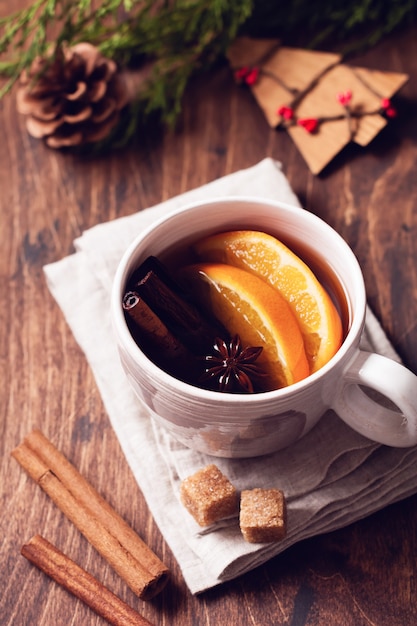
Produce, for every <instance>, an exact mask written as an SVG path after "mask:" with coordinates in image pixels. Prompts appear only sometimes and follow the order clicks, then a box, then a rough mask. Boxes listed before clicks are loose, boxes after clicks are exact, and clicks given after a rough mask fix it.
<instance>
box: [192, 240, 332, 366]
mask: <svg viewBox="0 0 417 626" xmlns="http://www.w3.org/2000/svg"><path fill="white" fill-rule="evenodd" d="M195 250H196V252H197V254H198V257H199V258H200V259H201V260H202V261H210V262H213V261H214V262H217V263H226V264H230V265H234V266H236V267H240V268H243V269H245V270H247V271H249V272H252V273H254V274H255V275H257V276H259V277H261V278H263V279H264V280H265V281H266V282H267V283H269V284H270V285H271V286H272V287H275V288H276V289H278V290H279V291H280V293H281V294H282V295H283V297H284V298H285V300H286V301H287V302H288V304H289V305H290V307H291V309H292V311H293V313H294V315H295V317H296V318H297V320H298V323H299V325H300V328H301V333H302V335H303V338H304V345H305V351H306V354H307V358H308V361H309V364H310V371H311V372H315V371H316V370H318V369H319V368H320V367H322V366H323V365H324V364H325V363H327V361H328V360H329V359H330V358H331V357H332V356H333V355H334V354H335V353H336V352H337V350H338V349H339V347H340V345H341V342H342V323H341V319H340V316H339V313H338V311H337V309H336V307H335V305H334V304H333V301H332V300H331V298H330V296H329V294H328V293H327V291H326V290H325V289H324V287H323V286H322V285H321V283H320V282H319V281H318V280H317V278H316V276H315V275H314V273H313V272H312V270H311V269H310V268H309V267H308V266H307V265H306V264H305V263H304V261H302V260H301V259H300V258H299V257H298V256H297V255H296V254H294V252H292V251H291V250H290V249H289V248H288V247H287V246H286V245H285V244H283V243H282V242H281V241H279V240H278V239H276V238H275V237H273V236H271V235H268V234H266V233H263V232H258V231H251V230H241V231H230V232H226V233H220V234H217V235H212V236H209V237H206V238H204V239H203V240H201V241H200V242H198V243H197V244H196V246H195Z"/></svg>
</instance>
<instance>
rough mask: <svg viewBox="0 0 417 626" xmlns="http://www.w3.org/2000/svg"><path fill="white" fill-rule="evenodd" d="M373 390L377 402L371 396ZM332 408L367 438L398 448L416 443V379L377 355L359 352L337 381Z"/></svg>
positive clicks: (402, 367) (406, 371) (398, 364)
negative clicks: (377, 396) (367, 391)
mask: <svg viewBox="0 0 417 626" xmlns="http://www.w3.org/2000/svg"><path fill="white" fill-rule="evenodd" d="M361 386H362V388H361ZM365 390H369V393H366V391H365ZM372 390H373V391H376V392H378V394H379V398H378V400H377V399H376V398H374V399H373V398H372V397H371V395H372ZM383 400H385V406H384V404H383V402H382V401H383ZM386 400H388V401H389V403H390V404H391V407H392V408H390V407H389V406H388V405H387V404H388V403H387V402H386ZM393 405H394V406H393ZM332 409H334V410H335V411H336V413H337V414H338V415H339V417H340V418H341V419H342V420H343V421H344V422H346V423H347V424H348V425H349V426H350V427H351V428H353V429H354V430H356V431H357V432H359V433H360V434H361V435H364V436H365V437H368V439H372V440H373V441H377V442H378V443H382V444H385V445H387V446H393V447H398V448H406V447H411V446H414V445H416V444H417V376H415V374H413V373H412V372H411V371H410V370H409V369H407V368H406V367H404V365H400V363H397V362H396V361H393V360H392V359H389V358H387V357H384V356H381V355H380V354H375V353H373V352H364V351H362V350H359V351H358V353H357V354H356V357H355V358H354V359H353V360H352V361H351V363H350V364H349V366H348V368H347V370H346V371H345V373H344V376H343V377H342V379H341V381H340V386H339V389H338V391H337V394H336V397H335V400H334V401H333V402H332Z"/></svg>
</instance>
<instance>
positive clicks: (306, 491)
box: [44, 159, 417, 593]
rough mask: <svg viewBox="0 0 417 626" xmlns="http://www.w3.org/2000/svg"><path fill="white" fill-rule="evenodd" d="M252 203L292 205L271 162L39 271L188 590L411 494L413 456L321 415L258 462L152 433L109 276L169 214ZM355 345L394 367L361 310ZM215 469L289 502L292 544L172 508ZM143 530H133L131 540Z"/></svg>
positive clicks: (95, 234) (107, 233) (97, 233)
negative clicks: (126, 360)
mask: <svg viewBox="0 0 417 626" xmlns="http://www.w3.org/2000/svg"><path fill="white" fill-rule="evenodd" d="M225 195H235V196H244V195H250V196H259V197H263V198H271V199H275V200H281V201H285V202H288V203H290V204H293V205H297V206H299V202H298V199H297V198H296V196H295V195H294V193H293V191H292V190H291V188H290V186H289V184H288V181H287V180H286V178H285V176H284V175H283V173H282V171H281V168H280V165H279V163H277V162H275V161H273V160H271V159H264V160H263V161H261V162H260V163H258V164H257V165H255V166H253V167H251V168H248V169H246V170H242V171H239V172H236V173H234V174H231V175H229V176H225V177H224V178H221V179H219V180H216V181H214V182H212V183H209V184H207V185H204V186H203V187H201V188H199V189H195V190H193V191H189V192H187V193H185V194H183V195H181V196H178V197H175V198H172V199H170V200H168V201H166V202H163V203H162V204H159V205H157V206H155V207H153V208H150V209H146V210H144V211H141V212H138V213H135V214H133V215H131V216H128V217H123V218H120V219H117V220H114V221H112V222H108V223H105V224H100V225H98V226H95V227H93V228H91V229H90V230H88V231H86V232H85V233H83V235H82V236H81V237H80V238H78V239H77V240H76V241H75V247H76V253H75V254H73V255H71V256H69V257H67V258H64V259H62V260H61V261H58V262H56V263H52V264H50V265H47V266H46V267H45V268H44V271H45V275H46V278H47V281H48V285H49V288H50V290H51V293H52V294H53V296H54V298H55V299H56V301H57V303H58V305H59V306H60V307H61V309H62V311H63V314H64V315H65V318H66V320H67V322H68V324H69V326H70V328H71V329H72V332H73V334H74V336H75V339H76V340H77V342H78V343H79V345H80V346H81V348H82V349H83V351H84V353H85V356H86V358H87V360H88V362H89V364H90V366H91V368H92V371H93V373H94V376H95V379H96V381H97V385H98V388H99V390H100V393H101V395H102V398H103V402H104V405H105V407H106V410H107V412H108V415H109V418H110V421H111V424H112V426H113V428H114V430H115V432H116V435H117V437H118V439H119V441H120V444H121V447H122V449H123V451H124V454H125V456H126V459H127V461H128V463H129V465H130V467H131V469H132V472H133V474H134V476H135V478H136V481H137V483H138V485H139V487H140V489H141V490H142V492H143V494H144V496H145V498H146V501H147V503H148V506H149V509H150V511H151V512H152V514H153V516H154V518H155V521H156V523H157V524H158V526H159V528H160V530H161V532H162V534H163V536H164V538H165V540H166V541H167V542H168V544H169V546H170V548H171V550H172V551H173V553H174V555H175V557H176V559H177V561H178V563H179V565H180V567H181V570H182V573H183V576H184V579H185V581H186V583H187V585H188V587H189V589H190V591H191V592H192V593H199V592H202V591H204V590H205V589H208V588H210V587H213V586H215V585H217V584H220V583H221V582H223V581H226V580H230V579H232V578H234V577H236V576H238V575H240V574H242V573H244V572H247V571H249V570H250V569H252V568H254V567H256V566H258V565H260V564H261V563H264V562H265V561H267V560H268V559H270V558H271V557H273V556H275V555H277V554H279V553H281V552H282V551H283V550H285V549H286V548H288V547H289V546H291V545H292V544H294V543H295V542H298V541H300V540H302V539H304V538H307V537H311V536H313V535H317V534H320V533H324V532H329V531H332V530H335V529H337V528H341V527H342V526H345V525H347V524H350V523H352V522H354V521H356V520H358V519H360V518H363V517H365V516H367V515H369V514H371V513H372V512H374V511H376V510H378V509H381V508H382V507H384V506H386V505H388V504H390V503H392V502H395V501H398V500H400V499H402V498H405V497H407V496H410V495H411V494H414V493H415V492H417V477H416V472H415V467H416V461H417V448H410V449H405V450H404V449H394V448H389V447H386V446H380V445H378V444H375V443H373V442H371V441H369V440H367V439H365V438H364V437H362V436H361V435H359V434H357V433H355V432H354V431H353V430H351V429H350V428H349V427H348V426H346V425H345V424H344V423H343V422H342V421H341V420H340V419H339V418H338V417H337V416H336V415H334V414H333V413H332V412H331V411H329V412H328V413H327V414H326V415H325V416H323V418H322V419H321V420H320V422H319V424H318V425H317V426H316V427H315V428H314V429H313V430H312V431H311V432H310V433H309V434H308V435H306V436H305V437H304V438H303V439H302V440H300V441H299V442H297V443H296V444H294V445H293V446H291V447H290V448H288V449H286V450H283V451H281V452H278V453H275V454H271V455H268V456H266V457H260V458H255V459H242V460H240V459H233V460H229V459H215V458H214V457H209V456H207V455H204V454H201V453H198V452H194V451H192V450H189V449H187V448H185V447H184V446H183V445H182V444H180V443H177V442H176V441H175V440H173V439H172V437H171V436H170V435H168V434H167V433H166V432H165V431H163V430H162V429H161V428H160V427H159V426H157V425H155V424H154V423H153V422H152V420H151V419H150V417H149V415H148V412H147V410H146V408H145V407H144V406H143V405H142V404H141V402H140V401H139V400H138V399H137V398H136V396H135V395H134V393H133V391H132V390H131V388H130V385H129V383H128V381H127V379H126V377H125V374H124V372H123V370H122V368H121V365H120V362H119V357H118V353H117V348H116V343H115V340H114V337H113V333H112V328H111V321H110V291H111V284H112V278H113V275H114V273H115V270H116V267H117V264H118V262H119V260H120V257H121V255H122V253H123V252H124V250H125V249H126V247H127V246H128V245H129V243H130V242H131V240H132V239H133V238H134V237H135V236H136V235H137V234H138V233H139V232H140V231H141V230H142V229H143V228H144V227H145V226H147V225H148V224H149V223H151V222H152V221H153V220H155V219H156V218H159V217H160V216H162V215H164V214H166V213H168V212H170V211H171V210H173V209H175V208H178V207H180V206H183V205H184V204H188V203H190V202H193V201H196V200H200V199H203V198H212V197H216V196H225ZM363 346H364V347H365V348H368V349H372V350H374V351H376V352H380V353H382V354H385V355H386V356H389V357H391V358H394V359H396V360H398V356H397V355H396V353H395V352H394V350H393V348H392V346H391V345H390V343H389V342H388V340H387V338H386V336H385V334H384V332H383V331H382V329H381V327H380V325H379V324H378V322H377V320H376V319H375V317H374V316H373V314H372V313H371V311H370V310H368V313H367V322H366V329H365V334H364V338H363ZM212 462H215V463H216V464H217V465H218V466H219V467H220V469H221V470H222V471H223V472H224V473H225V474H226V475H227V476H228V478H229V479H230V480H231V481H232V483H233V484H234V485H235V486H236V487H237V489H239V490H240V489H246V488H252V487H272V486H274V487H277V488H281V489H283V491H284V492H285V494H286V497H287V500H288V535H287V537H286V538H285V539H284V540H283V541H282V542H280V543H276V544H268V545H259V544H248V543H246V542H245V541H244V540H243V538H242V535H241V533H240V531H239V527H238V523H237V520H236V519H234V520H233V519H232V520H227V521H226V522H223V523H219V524H217V525H215V526H214V527H211V528H208V529H201V527H200V526H198V524H197V523H196V522H195V521H194V519H193V518H192V517H191V515H190V514H189V513H188V512H187V511H186V510H185V509H184V507H183V506H182V504H181V503H180V501H179V495H178V494H179V485H180V481H181V480H182V479H183V478H185V477H186V476H188V475H190V474H192V473H194V472H195V471H196V470H197V469H200V468H202V467H204V466H205V465H207V464H208V463H212ZM139 532H140V531H139Z"/></svg>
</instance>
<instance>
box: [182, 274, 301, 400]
mask: <svg viewBox="0 0 417 626" xmlns="http://www.w3.org/2000/svg"><path fill="white" fill-rule="evenodd" d="M182 276H183V278H184V280H185V282H186V283H187V284H188V287H189V288H190V290H192V291H193V294H194V295H195V297H196V299H197V300H198V301H199V303H200V305H202V306H203V307H204V308H205V309H206V310H208V311H210V312H211V314H212V315H214V316H215V317H216V318H217V319H218V320H219V321H220V322H221V323H222V324H223V325H224V326H225V328H226V329H227V330H228V331H229V333H230V334H231V335H234V334H236V333H237V334H238V335H239V336H240V338H241V341H242V344H243V346H262V347H263V350H262V353H261V355H260V357H259V359H258V360H257V364H259V366H260V367H261V368H262V369H263V370H264V371H265V372H266V373H267V375H268V389H277V388H280V387H284V386H287V385H291V384H292V383H295V382H297V381H299V380H302V379H303V378H305V377H306V376H308V374H309V366H308V361H307V357H306V355H305V351H304V344H303V338H302V335H301V332H300V329H299V326H298V324H297V321H296V319H295V317H294V315H293V313H292V311H291V309H290V307H289V306H288V304H287V302H286V301H285V300H284V298H283V297H282V296H281V295H280V293H279V292H278V291H277V290H276V289H274V288H273V287H271V286H270V285H268V284H267V283H266V282H265V281H264V280H262V279H261V278H259V277H258V276H255V275H254V274H251V273H249V272H246V271H245V270H242V269H240V268H237V267H233V266H230V265H223V264H214V263H201V264H196V265H192V266H187V267H186V268H185V269H184V270H183V274H182Z"/></svg>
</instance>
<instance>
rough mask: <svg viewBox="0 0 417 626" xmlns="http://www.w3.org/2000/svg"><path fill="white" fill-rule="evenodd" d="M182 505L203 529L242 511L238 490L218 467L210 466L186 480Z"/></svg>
mask: <svg viewBox="0 0 417 626" xmlns="http://www.w3.org/2000/svg"><path fill="white" fill-rule="evenodd" d="M180 497H181V502H182V503H183V505H184V506H185V508H186V509H187V510H188V511H189V512H190V513H191V515H192V516H193V517H194V519H195V520H196V521H197V522H198V524H200V526H209V525H210V524H213V523H214V522H217V521H218V520H220V519H223V518H225V517H230V516H231V515H236V514H237V512H238V509H239V501H238V495H237V491H236V489H235V487H234V486H233V485H232V483H231V482H230V481H229V479H228V478H226V476H225V475H224V474H222V472H221V471H220V470H219V468H218V467H217V466H216V465H208V466H207V467H205V468H203V469H201V470H198V472H196V473H195V474H193V475H192V476H188V478H185V479H184V480H183V481H182V483H181V487H180Z"/></svg>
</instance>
